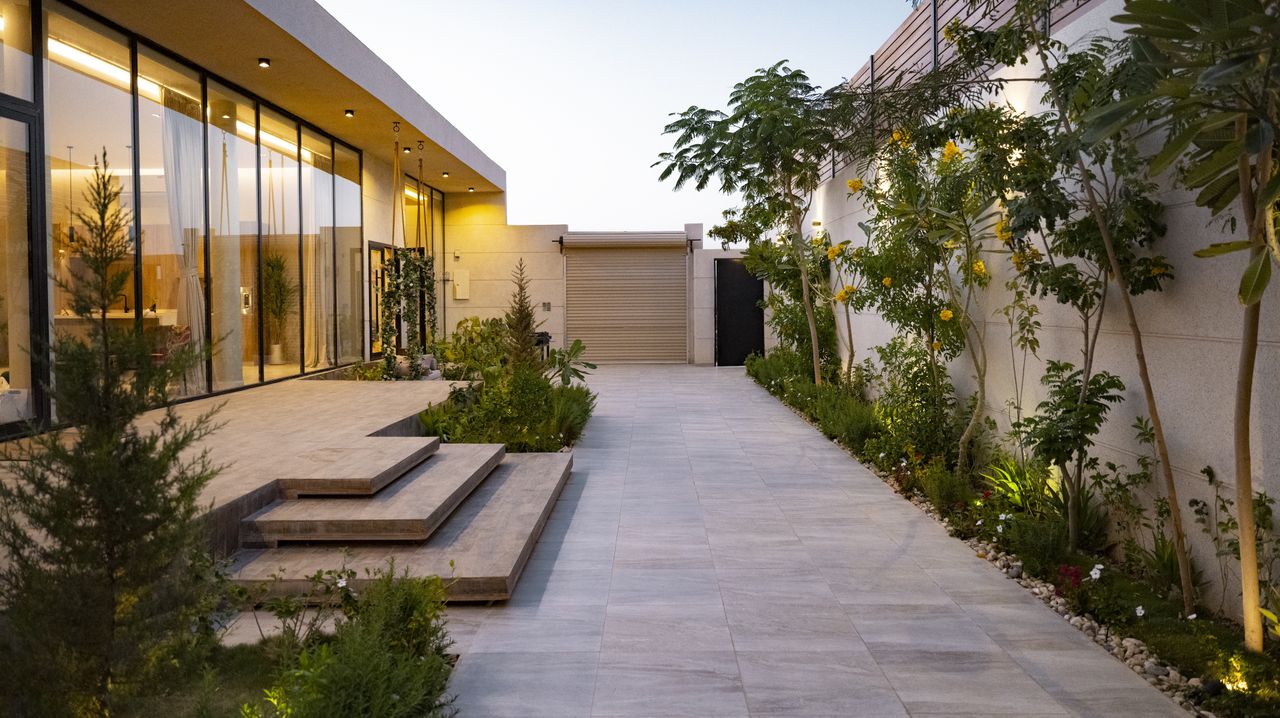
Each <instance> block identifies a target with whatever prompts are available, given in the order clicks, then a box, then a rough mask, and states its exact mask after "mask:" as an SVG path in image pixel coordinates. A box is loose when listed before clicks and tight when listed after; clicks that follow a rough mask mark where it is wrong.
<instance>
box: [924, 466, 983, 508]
mask: <svg viewBox="0 0 1280 718" xmlns="http://www.w3.org/2000/svg"><path fill="white" fill-rule="evenodd" d="M915 482H916V484H917V485H918V486H919V487H920V489H921V490H922V491H923V492H924V495H925V497H927V498H928V499H929V503H931V504H933V507H934V508H935V509H937V510H938V512H939V513H941V514H942V515H943V516H951V515H952V514H955V513H956V512H958V511H960V510H961V509H963V508H964V507H965V506H966V505H967V504H968V503H969V500H970V499H971V498H972V497H973V485H972V484H971V483H970V482H969V477H968V476H966V475H964V474H962V473H961V472H957V471H952V470H951V469H949V468H947V462H946V460H945V459H943V458H942V457H935V458H934V459H932V460H931V461H929V462H928V463H927V464H924V465H922V466H920V467H919V468H917V469H916V471H915Z"/></svg>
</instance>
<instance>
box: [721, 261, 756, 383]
mask: <svg viewBox="0 0 1280 718" xmlns="http://www.w3.org/2000/svg"><path fill="white" fill-rule="evenodd" d="M763 299H764V281H763V280H761V279H760V278H758V277H754V276H752V275H751V273H750V272H748V271H747V269H746V267H744V266H743V264H742V260H741V259H717V260H716V366H742V364H743V363H744V362H746V360H747V356H748V355H749V354H751V353H752V352H755V353H757V354H763V353H764V308H763V307H761V306H760V303H761V301H762V300H763Z"/></svg>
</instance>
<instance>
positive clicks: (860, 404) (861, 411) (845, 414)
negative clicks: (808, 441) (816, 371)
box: [746, 347, 880, 449]
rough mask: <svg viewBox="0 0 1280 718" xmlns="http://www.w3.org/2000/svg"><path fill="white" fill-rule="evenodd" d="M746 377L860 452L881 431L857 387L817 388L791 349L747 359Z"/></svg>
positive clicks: (833, 384) (832, 384)
mask: <svg viewBox="0 0 1280 718" xmlns="http://www.w3.org/2000/svg"><path fill="white" fill-rule="evenodd" d="M746 369H747V375H748V376H750V377H751V378H752V379H754V380H755V381H756V383H758V384H760V386H762V387H764V388H765V389H766V390H767V391H768V392H769V393H771V394H773V395H774V396H776V397H778V398H779V399H781V400H782V401H783V402H784V403H786V404H787V405H789V406H791V407H792V408H793V409H795V410H796V411H799V412H800V413H801V414H803V415H804V416H805V417H807V418H808V419H809V420H810V421H812V422H813V423H815V424H817V425H818V428H819V429H820V430H821V431H822V433H823V434H824V435H826V437H827V438H828V439H835V440H837V441H839V442H840V443H841V444H843V445H844V446H847V447H849V448H851V449H861V448H862V447H863V446H864V445H865V444H866V443H867V440H868V439H870V438H871V437H873V436H875V435H876V433H877V432H878V431H879V429H880V423H879V420H878V419H877V418H876V413H875V410H874V409H873V408H872V406H871V404H870V403H869V402H867V401H866V400H865V399H864V398H862V395H861V394H860V393H855V390H856V387H850V386H844V385H842V384H839V383H836V382H830V383H826V384H823V385H822V386H817V385H816V384H814V383H813V380H812V379H811V378H810V374H811V372H812V369H811V368H810V365H809V364H808V363H807V360H805V359H804V358H803V357H801V356H800V355H799V354H797V353H796V352H795V351H794V350H791V349H787V348H782V347H780V348H777V349H774V350H773V351H771V352H769V354H768V355H766V356H759V355H754V354H753V355H752V356H749V357H747V362H746Z"/></svg>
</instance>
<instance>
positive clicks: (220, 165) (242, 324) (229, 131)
mask: <svg viewBox="0 0 1280 718" xmlns="http://www.w3.org/2000/svg"><path fill="white" fill-rule="evenodd" d="M208 84H209V107H208V108H207V114H206V116H207V117H208V120H209V124H208V133H209V140H208V141H209V234H210V237H209V270H210V271H209V277H210V284H209V297H210V299H209V318H210V325H211V326H212V329H213V331H212V336H213V389H214V391H220V390H223V389H234V388H236V387H239V386H244V385H246V384H256V383H258V382H259V381H261V372H260V366H259V362H258V359H259V352H258V291H259V290H258V157H257V155H258V148H257V146H256V136H257V124H256V122H257V119H256V113H257V110H256V109H255V107H254V104H253V101H251V100H249V99H247V98H245V97H243V96H241V95H238V94H236V93H234V92H232V91H231V90H228V89H226V88H224V87H223V86H221V85H219V84H217V83H216V82H213V81H210V82H209V83H208Z"/></svg>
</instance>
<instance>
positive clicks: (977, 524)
mask: <svg viewBox="0 0 1280 718" xmlns="http://www.w3.org/2000/svg"><path fill="white" fill-rule="evenodd" d="M981 525H982V519H978V523H976V524H974V526H981Z"/></svg>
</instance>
